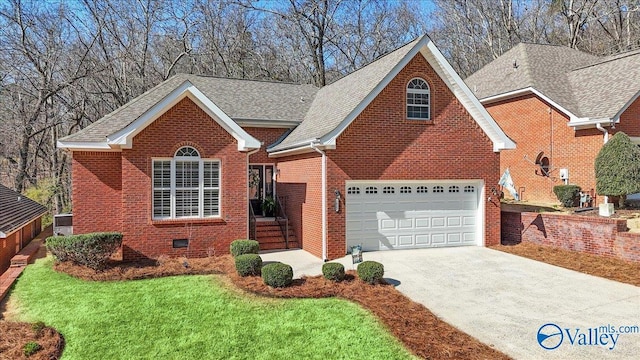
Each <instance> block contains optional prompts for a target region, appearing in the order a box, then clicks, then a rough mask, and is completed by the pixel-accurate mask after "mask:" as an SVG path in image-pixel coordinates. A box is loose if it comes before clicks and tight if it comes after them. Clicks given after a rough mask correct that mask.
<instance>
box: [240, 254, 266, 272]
mask: <svg viewBox="0 0 640 360" xmlns="http://www.w3.org/2000/svg"><path fill="white" fill-rule="evenodd" d="M235 260H236V271H237V272H238V275H240V276H253V275H260V269H261V268H262V258H261V257H260V255H258V254H242V255H238V256H236V259H235Z"/></svg>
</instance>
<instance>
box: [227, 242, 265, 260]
mask: <svg viewBox="0 0 640 360" xmlns="http://www.w3.org/2000/svg"><path fill="white" fill-rule="evenodd" d="M230 251H231V255H233V257H236V256H238V255H244V254H257V253H258V251H260V244H259V243H258V242H257V241H255V240H242V239H238V240H234V241H233V242H232V243H231V247H230Z"/></svg>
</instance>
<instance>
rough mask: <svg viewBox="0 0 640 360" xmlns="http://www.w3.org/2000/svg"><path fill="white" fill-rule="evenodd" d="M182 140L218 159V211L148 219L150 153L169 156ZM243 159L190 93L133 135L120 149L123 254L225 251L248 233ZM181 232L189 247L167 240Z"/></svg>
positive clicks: (204, 155)
mask: <svg viewBox="0 0 640 360" xmlns="http://www.w3.org/2000/svg"><path fill="white" fill-rule="evenodd" d="M185 145H190V146H193V147H194V148H196V149H197V150H198V151H199V152H200V156H201V157H202V158H212V159H219V160H220V169H221V170H220V171H221V174H222V178H221V199H222V202H221V215H222V217H221V218H220V219H204V220H202V219H192V220H166V221H153V220H152V209H151V207H152V202H151V200H152V199H151V196H152V188H151V167H152V159H153V158H156V157H168V158H170V157H173V156H174V154H175V151H176V150H177V149H179V148H180V147H182V146H185ZM246 163H247V155H246V154H245V153H241V152H239V151H238V147H237V142H236V140H235V139H234V138H233V137H232V136H231V135H230V134H229V133H227V132H226V131H225V130H224V129H223V128H222V127H220V126H219V125H218V124H217V123H216V122H215V121H214V120H213V119H211V118H210V117H209V116H208V115H207V114H206V113H205V112H204V111H203V110H202V109H200V108H199V107H198V106H197V105H196V104H194V103H193V102H192V101H191V100H190V99H188V98H185V99H183V100H181V101H180V102H179V103H178V104H176V105H175V106H174V107H173V108H171V109H169V110H168V111H167V112H166V113H165V114H163V115H162V116H161V117H160V118H158V119H157V120H156V121H154V122H153V123H152V124H151V125H149V126H148V127H147V128H145V129H144V130H143V131H142V132H140V133H139V134H138V135H136V137H135V138H134V139H133V147H132V149H130V150H123V151H122V221H123V225H122V229H123V234H124V238H123V256H124V257H125V258H135V257H152V258H155V257H158V256H160V255H163V254H166V255H170V256H189V257H204V256H207V255H210V254H213V253H214V252H215V254H224V253H228V252H229V244H230V243H231V242H232V241H233V240H235V239H238V238H246V236H247V206H248V200H247V172H246ZM74 221H75V219H74ZM74 226H75V224H74ZM74 230H75V229H74ZM182 238H187V239H190V243H189V244H190V245H189V248H188V249H187V248H180V249H173V247H172V246H173V245H172V244H173V243H172V240H173V239H182Z"/></svg>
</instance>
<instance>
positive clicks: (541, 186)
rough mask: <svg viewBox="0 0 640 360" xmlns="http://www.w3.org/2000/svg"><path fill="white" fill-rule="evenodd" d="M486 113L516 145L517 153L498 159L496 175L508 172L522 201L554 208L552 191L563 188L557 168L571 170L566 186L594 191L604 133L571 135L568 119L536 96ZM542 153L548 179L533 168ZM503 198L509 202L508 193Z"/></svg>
mask: <svg viewBox="0 0 640 360" xmlns="http://www.w3.org/2000/svg"><path fill="white" fill-rule="evenodd" d="M486 108H487V110H488V111H489V113H490V114H491V116H492V117H493V118H494V119H495V120H496V121H497V122H498V124H499V125H500V127H501V128H502V130H503V131H504V132H505V133H506V134H507V136H509V137H510V138H511V139H512V140H513V141H515V142H516V149H515V150H503V151H502V152H501V153H500V171H501V172H504V171H505V169H507V168H509V171H510V173H511V176H512V177H513V181H514V184H515V185H516V188H517V189H518V192H519V193H521V194H522V200H525V201H534V202H536V201H537V202H545V203H558V199H557V197H556V196H555V194H554V193H553V187H554V186H555V185H561V184H562V180H560V176H559V174H558V171H559V169H561V168H566V169H569V183H570V184H576V185H578V186H580V187H581V188H582V189H583V190H584V191H591V189H594V191H595V187H596V184H595V173H594V165H593V164H594V160H595V157H596V155H597V154H598V151H600V148H601V147H602V144H603V140H604V139H603V134H602V132H600V131H598V130H597V129H587V130H578V131H574V130H573V128H572V127H570V126H568V125H567V123H568V121H569V119H568V117H566V116H565V115H563V114H561V113H560V112H558V111H557V110H556V109H555V108H553V107H551V106H550V105H549V104H548V103H546V102H544V101H542V100H541V99H540V98H538V97H537V96H535V95H526V96H522V97H518V98H516V99H510V100H505V101H502V102H498V103H493V104H489V105H487V106H486ZM549 110H551V112H549ZM540 152H543V153H544V156H547V157H548V158H549V161H550V168H551V172H550V176H549V177H545V176H542V175H540V174H541V172H540V169H539V167H538V166H537V165H535V164H533V162H535V160H536V157H537V156H538V154H539V153H540ZM525 156H526V158H525ZM536 171H538V174H536ZM505 197H507V198H512V196H511V195H510V194H509V193H508V192H505Z"/></svg>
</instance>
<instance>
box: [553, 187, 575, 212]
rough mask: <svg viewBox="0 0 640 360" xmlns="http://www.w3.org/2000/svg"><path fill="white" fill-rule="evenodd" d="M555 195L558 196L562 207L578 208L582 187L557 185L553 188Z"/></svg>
mask: <svg viewBox="0 0 640 360" xmlns="http://www.w3.org/2000/svg"><path fill="white" fill-rule="evenodd" d="M553 193H554V194H556V197H557V198H558V200H559V201H560V202H561V203H562V205H563V206H566V207H574V206H576V205H577V204H576V203H577V202H578V200H579V199H580V187H579V186H578V185H556V186H554V187H553Z"/></svg>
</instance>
